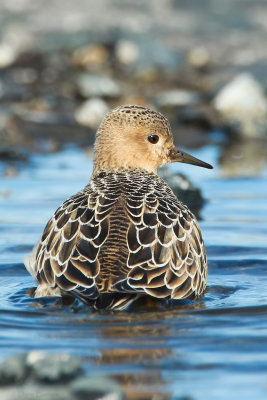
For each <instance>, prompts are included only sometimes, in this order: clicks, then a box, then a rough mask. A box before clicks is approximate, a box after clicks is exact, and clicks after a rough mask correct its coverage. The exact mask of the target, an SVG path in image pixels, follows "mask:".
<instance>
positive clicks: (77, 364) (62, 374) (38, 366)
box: [27, 351, 81, 383]
mask: <svg viewBox="0 0 267 400" xmlns="http://www.w3.org/2000/svg"><path fill="white" fill-rule="evenodd" d="M27 365H28V367H29V368H30V369H31V371H32V376H33V377H34V379H35V380H37V381H40V382H47V383H48V382H49V383H58V382H62V381H68V380H69V379H73V378H75V377H76V376H77V375H78V374H79V373H80V371H81V360H80V359H79V358H77V357H73V356H71V355H69V354H46V353H44V352H41V351H39V352H38V351H32V352H31V353H29V354H28V356H27Z"/></svg>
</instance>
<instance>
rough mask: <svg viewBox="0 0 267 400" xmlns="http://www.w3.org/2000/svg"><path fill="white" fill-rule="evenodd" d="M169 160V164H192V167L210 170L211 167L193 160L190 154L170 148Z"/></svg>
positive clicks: (195, 159) (196, 159)
mask: <svg viewBox="0 0 267 400" xmlns="http://www.w3.org/2000/svg"><path fill="white" fill-rule="evenodd" d="M169 159H170V161H171V162H181V163H186V164H192V165H197V166H198V167H203V168H209V169H212V168H213V166H212V165H210V164H208V163H206V162H204V161H201V160H199V159H198V158H195V157H193V156H191V155H190V154H188V153H186V152H185V151H181V150H179V149H177V148H176V147H172V148H171V149H170V150H169Z"/></svg>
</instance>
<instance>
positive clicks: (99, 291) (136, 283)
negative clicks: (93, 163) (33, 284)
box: [26, 106, 207, 310]
mask: <svg viewBox="0 0 267 400" xmlns="http://www.w3.org/2000/svg"><path fill="white" fill-rule="evenodd" d="M124 107H126V106H124ZM141 108H142V107H140V109H141ZM135 109H137V110H138V109H139V107H137V106H135ZM151 146H152V145H151ZM26 267H27V269H28V270H29V271H30V273H31V274H32V275H33V276H34V277H35V279H36V280H37V282H38V284H39V286H38V288H37V290H36V294H35V296H36V297H39V296H45V295H59V294H62V293H63V294H64V293H66V292H67V293H71V294H72V295H74V296H75V297H78V298H79V299H80V300H82V301H83V302H85V303H87V304H89V305H91V306H93V307H94V308H96V309H100V308H104V309H114V310H119V309H124V308H125V307H127V306H128V305H129V304H130V303H131V302H133V301H134V300H135V299H136V298H138V297H140V296H142V295H149V296H152V297H156V298H164V299H186V298H194V297H199V296H201V295H202V293H203V292H204V290H205V287H206V280H207V260H206V253H205V247H204V244H203V239H202V235H201V232H200V228H199V226H198V223H197V221H196V219H195V217H194V215H193V214H192V213H191V212H190V211H189V209H188V208H187V207H186V206H185V205H183V204H182V203H181V202H180V201H179V200H178V199H177V197H176V196H175V195H174V193H173V192H172V190H171V189H170V187H169V186H168V185H167V183H166V182H165V181H164V180H163V179H162V178H160V177H159V176H158V175H157V174H156V173H155V172H153V171H150V170H145V169H143V168H138V167H137V168H135V167H134V166H132V167H126V168H118V169H117V170H114V169H113V170H112V169H111V170H109V169H107V168H106V169H105V170H101V168H99V169H98V168H97V169H96V170H95V171H94V173H93V176H92V178H91V180H90V182H89V184H88V185H87V186H86V187H85V188H84V189H83V190H81V191H80V192H79V193H77V194H75V195H74V196H72V197H70V198H69V199H68V200H66V201H65V202H64V203H63V204H62V205H61V206H60V207H59V208H58V210H57V211H56V212H55V214H54V215H53V216H52V218H51V219H50V220H49V221H48V223H47V225H46V227H45V229H44V232H43V235H42V237H41V239H40V241H39V243H38V244H37V245H36V247H35V249H34V250H33V253H32V255H31V257H30V258H29V259H28V260H26Z"/></svg>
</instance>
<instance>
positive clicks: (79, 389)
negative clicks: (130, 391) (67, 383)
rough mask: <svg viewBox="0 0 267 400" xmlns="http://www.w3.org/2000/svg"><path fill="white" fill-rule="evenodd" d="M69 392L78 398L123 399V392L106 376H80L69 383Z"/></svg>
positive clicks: (84, 399)
mask: <svg viewBox="0 0 267 400" xmlns="http://www.w3.org/2000/svg"><path fill="white" fill-rule="evenodd" d="M71 392H72V393H73V394H74V395H75V396H77V397H78V398H79V399H80V400H87V399H90V400H100V399H101V400H123V398H124V396H123V392H122V390H121V388H120V386H119V384H117V383H116V382H115V381H113V380H111V379H109V378H106V377H81V378H78V379H76V380H75V381H74V382H73V383H72V384H71Z"/></svg>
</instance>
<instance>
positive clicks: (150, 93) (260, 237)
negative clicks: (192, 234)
mask: <svg viewBox="0 0 267 400" xmlns="http://www.w3.org/2000/svg"><path fill="white" fill-rule="evenodd" d="M266 41H267V2H266V0H253V1H251V0H223V1H221V0H202V1H201V2H200V1H198V0H147V1H141V0H135V1H129V0H98V1H93V0H76V1H75V2H73V1H70V0H64V1H63V0H47V1H40V0H39V1H32V0H0V277H1V279H0V289H1V290H0V292H1V294H0V299H1V301H0V302H1V307H0V338H1V343H2V345H1V356H0V358H1V359H2V360H3V364H1V365H0V385H1V387H0V394H1V399H2V398H3V399H15V398H18V392H16V390H17V389H16V388H15V387H14V383H21V384H23V390H24V392H23V393H24V398H25V399H26V398H27V399H28V398H33V397H31V396H43V397H42V398H60V396H63V397H61V398H64V399H76V398H90V399H91V398H92V399H93V398H99V397H93V395H92V393H93V391H94V390H96V391H97V390H98V389H99V388H102V389H103V393H102V392H101V390H100V389H99V390H100V392H99V393H100V394H99V396H100V395H101V396H102V397H103V396H104V395H106V396H108V395H111V394H113V397H112V399H122V398H127V399H137V398H138V399H154V400H161V399H172V400H186V399H187V400H197V399H204V398H205V400H209V399H211V400H214V399H219V400H220V399H228V400H229V399H236V398H237V393H238V398H239V397H240V398H241V396H242V398H243V400H245V399H248V400H251V398H257V400H261V399H265V398H266V394H267V393H266V390H267V389H266V388H267V377H266V370H267V345H266V333H267V324H266V318H263V316H264V313H265V315H266V310H267V298H266V285H267V279H266V266H267V256H266V255H267V251H266V250H267V225H266V222H267V168H266V160H267V97H266V89H267V47H266ZM120 104H139V105H144V106H148V107H151V108H154V109H157V110H159V111H161V112H162V113H163V114H164V115H165V116H166V117H167V118H168V119H169V120H170V123H171V126H172V129H173V134H174V140H175V143H176V145H177V146H179V147H181V148H183V149H186V150H188V151H190V152H191V153H192V154H194V155H195V156H197V157H198V158H201V159H203V160H204V161H206V162H209V163H212V164H213V165H214V167H215V169H214V170H213V171H207V170H203V169H197V168H196V167H193V166H185V165H183V166H180V165H171V166H170V168H169V169H165V170H162V171H161V172H160V173H161V174H162V175H163V176H164V177H165V179H166V180H168V182H169V183H170V185H171V186H172V188H173V189H174V190H175V192H176V193H177V194H178V196H179V198H181V199H182V200H183V201H184V202H185V203H186V204H188V205H189V206H190V208H191V209H192V210H193V211H194V212H195V213H196V215H197V216H198V218H199V219H200V225H201V229H202V231H203V236H204V238H205V242H206V247H207V253H208V259H209V270H210V275H209V289H208V292H207V294H206V296H205V297H204V299H202V300H200V301H197V302H191V303H190V302H188V303H186V304H183V305H180V306H179V307H178V308H177V307H175V306H173V307H167V308H165V307H164V306H162V308H160V309H158V310H141V311H140V310H139V311H138V312H137V311H134V312H123V313H121V314H119V315H118V314H116V315H101V314H96V313H91V312H90V311H89V310H87V309H86V308H83V307H82V306H81V305H79V306H77V307H78V308H75V307H76V306H75V307H74V305H69V304H67V305H66V304H63V305H62V304H61V305H59V304H58V303H56V304H54V302H53V301H52V300H51V301H50V300H48V299H46V300H45V299H43V300H42V301H37V300H34V299H31V298H30V297H29V295H28V294H27V290H28V288H29V287H31V286H34V282H33V280H32V278H31V277H29V276H28V274H27V272H26V271H25V269H24V266H23V262H22V258H23V256H24V255H25V254H26V253H28V252H29V251H30V250H31V248H32V246H33V245H34V244H35V243H36V242H37V240H38V238H39V236H40V235H41V232H42V230H43V227H44V225H45V223H46V221H47V220H48V218H50V216H51V214H52V213H53V212H54V211H55V209H56V208H57V207H58V205H59V204H60V203H61V202H62V201H63V200H65V199H66V198H67V197H68V196H70V195H72V194H74V193H75V192H77V191H78V190H80V189H81V188H82V187H83V186H85V185H86V184H87V182H88V180H89V177H90V173H91V170H92V152H93V150H92V145H93V143H94V138H95V132H96V129H97V127H98V125H99V123H100V121H101V120H102V118H103V116H104V115H105V114H106V112H107V111H108V110H109V109H111V108H113V107H115V106H117V105H120ZM1 282H2V283H1ZM264 340H265V341H264ZM37 350H38V351H40V350H41V351H42V352H43V353H36V351H37ZM57 352H58V353H59V355H58V356H57V355H54V357H55V358H51V357H52V356H51V353H53V354H55V353H56V354H57ZM21 353H23V354H24V356H21ZM26 353H27V354H26ZM18 354H19V355H18ZM25 354H26V355H25ZM62 354H64V357H65V358H64V357H63V356H62ZM11 356H12V357H13V358H11V359H10V358H8V357H11ZM62 357H63V358H62ZM66 357H67V358H66ZM68 357H69V358H68ZM71 357H78V361H77V359H76V358H75V359H72V358H71ZM4 360H6V361H4ZM40 360H41V361H40ZM51 360H52V361H51ZM66 360H67V361H66ZM66 364H68V365H69V366H70V371H67V372H66V370H65V369H64V366H66ZM14 365H15V367H14ZM51 365H56V367H55V368H58V369H56V370H54V369H53V368H52V367H51ZM72 366H73V368H72ZM14 371H15V372H14ZM16 371H17V372H16ZM23 371H24V372H23ZM25 371H27V373H26V372H25ZM49 371H53V373H51V374H50V375H49ZM79 371H83V372H82V373H81V372H79ZM79 374H83V376H79ZM77 376H78V377H77ZM85 377H87V378H88V379H89V380H88V379H87V378H85ZM86 379H87V380H86ZM90 379H91V380H90ZM64 381H67V382H68V383H69V382H70V383H69V386H66V384H64V385H62V382H64ZM51 382H53V384H54V386H53V388H52V389H51V387H50V386H49V385H48V383H51ZM8 384H9V385H8ZM12 385H13V386H12ZM94 385H95V386H94ZM112 385H113V386H112ZM96 387H97V388H98V389H96ZM20 390H21V389H20ZM51 390H52V392H51ZM105 390H106V391H105ZM84 393H85V394H84ZM101 393H102V394H101ZM12 396H13V397H12ZM27 396H28V397H27ZM56 396H59V397H56ZM82 396H84V397H82ZM86 396H87V397H86ZM88 396H89V397H88ZM90 396H91V397H90ZM116 396H117V397H116ZM105 398H106V397H105ZM107 398H110V397H107Z"/></svg>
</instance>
